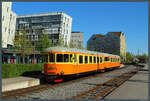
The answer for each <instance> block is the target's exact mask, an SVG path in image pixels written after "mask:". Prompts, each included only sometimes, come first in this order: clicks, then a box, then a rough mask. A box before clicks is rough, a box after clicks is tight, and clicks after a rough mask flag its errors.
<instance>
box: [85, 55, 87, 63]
mask: <svg viewBox="0 0 150 101" xmlns="http://www.w3.org/2000/svg"><path fill="white" fill-rule="evenodd" d="M87 63H88V56H85V64H87Z"/></svg>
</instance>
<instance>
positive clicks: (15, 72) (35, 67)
mask: <svg viewBox="0 0 150 101" xmlns="http://www.w3.org/2000/svg"><path fill="white" fill-rule="evenodd" d="M43 67H44V65H43V64H2V78H11V77H17V76H21V75H23V74H24V73H26V72H32V71H42V70H43Z"/></svg>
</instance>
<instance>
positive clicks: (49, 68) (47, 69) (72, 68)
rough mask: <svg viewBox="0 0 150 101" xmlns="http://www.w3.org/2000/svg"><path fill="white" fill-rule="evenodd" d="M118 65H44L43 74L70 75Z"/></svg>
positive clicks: (118, 64) (117, 64)
mask: <svg viewBox="0 0 150 101" xmlns="http://www.w3.org/2000/svg"><path fill="white" fill-rule="evenodd" d="M119 66H120V63H119V62H118V63H101V64H71V63H70V64H44V73H45V74H46V75H61V73H62V72H63V75H72V74H78V73H84V72H90V71H96V70H98V69H105V68H113V67H119Z"/></svg>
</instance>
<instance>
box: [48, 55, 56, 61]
mask: <svg viewBox="0 0 150 101" xmlns="http://www.w3.org/2000/svg"><path fill="white" fill-rule="evenodd" d="M49 62H55V54H50V55H49Z"/></svg>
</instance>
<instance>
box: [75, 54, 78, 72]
mask: <svg viewBox="0 0 150 101" xmlns="http://www.w3.org/2000/svg"><path fill="white" fill-rule="evenodd" d="M74 68H75V69H74V70H75V73H78V61H77V55H76V54H74Z"/></svg>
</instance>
